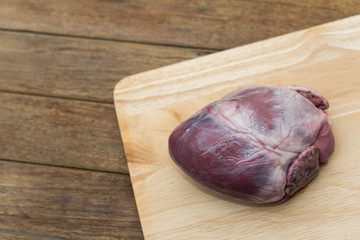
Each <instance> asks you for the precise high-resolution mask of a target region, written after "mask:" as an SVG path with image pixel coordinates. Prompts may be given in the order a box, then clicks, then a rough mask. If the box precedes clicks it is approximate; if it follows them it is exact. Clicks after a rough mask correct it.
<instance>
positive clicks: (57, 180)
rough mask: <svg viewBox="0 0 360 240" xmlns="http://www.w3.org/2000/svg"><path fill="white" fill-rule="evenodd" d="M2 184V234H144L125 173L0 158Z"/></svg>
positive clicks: (72, 236) (137, 236)
mask: <svg viewBox="0 0 360 240" xmlns="http://www.w3.org/2000/svg"><path fill="white" fill-rule="evenodd" d="M0 189H1V191H0V197H1V204H0V229H1V231H0V238H2V239H8V238H7V237H8V236H9V235H15V236H12V238H13V239H44V238H40V236H47V237H52V238H62V239H123V240H128V239H143V236H142V233H141V227H140V224H139V220H138V215H137V210H136V206H135V202H134V200H133V193H132V189H131V184H130V181H129V178H128V176H127V175H122V174H112V173H103V172H95V171H86V170H75V169H68V168H59V167H49V166H40V165H34V164H25V163H13V162H7V161H0ZM2 231H4V233H2ZM14 233H19V235H20V233H24V234H26V235H29V236H26V235H23V236H22V238H21V237H19V238H16V236H17V235H16V234H14ZM37 236H38V238H37ZM31 237H32V238H31ZM9 239H11V237H9ZM47 239H49V238H47Z"/></svg>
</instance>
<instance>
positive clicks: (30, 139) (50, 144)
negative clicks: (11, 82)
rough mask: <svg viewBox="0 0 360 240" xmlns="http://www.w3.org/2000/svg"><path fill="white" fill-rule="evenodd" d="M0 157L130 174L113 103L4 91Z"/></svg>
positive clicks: (0, 112)
mask: <svg viewBox="0 0 360 240" xmlns="http://www.w3.org/2000/svg"><path fill="white" fill-rule="evenodd" d="M0 106H1V107H0V126H1V127H0V159H10V160H18V161H26V162H36V163H44V164H51V165H58V166H69V167H76V168H86V169H96V170H105V171H112V172H125V173H126V172H128V170H127V166H126V159H125V156H124V152H123V148H122V142H121V136H120V132H119V127H118V126H117V122H116V116H115V111H114V106H113V105H112V104H103V103H92V102H85V101H71V100H65V99H56V98H48V97H38V96H29V95H22V94H12V93H2V92H0Z"/></svg>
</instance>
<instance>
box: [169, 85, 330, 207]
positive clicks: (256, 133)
mask: <svg viewBox="0 0 360 240" xmlns="http://www.w3.org/2000/svg"><path fill="white" fill-rule="evenodd" d="M328 106H329V104H328V102H327V101H326V99H325V98H324V97H323V96H322V95H321V94H320V93H318V92H316V91H314V90H312V89H308V88H303V87H293V86H292V87H287V88H281V87H275V86H249V87H244V88H241V89H239V90H236V91H234V92H232V93H230V94H228V95H227V96H225V97H224V98H223V99H221V100H219V101H216V102H214V103H211V104H209V105H208V106H206V107H204V108H203V109H201V110H200V111H199V112H197V113H196V114H195V115H194V116H192V117H191V118H190V119H188V120H186V121H185V122H183V123H182V124H180V125H179V126H178V127H177V128H176V129H175V130H174V131H173V132H172V134H171V135H170V137H169V152H170V155H171V157H172V159H173V160H174V161H175V162H176V163H177V164H178V165H179V166H180V167H181V168H182V169H183V170H184V171H185V172H186V173H187V174H189V175H190V176H191V177H193V178H194V179H195V180H197V181H198V182H200V183H202V184H204V185H205V186H208V187H210V188H211V189H213V190H216V191H218V192H220V193H223V194H226V195H229V196H232V197H236V198H240V199H242V200H245V201H248V202H256V203H269V202H277V201H283V200H286V199H287V198H289V197H290V196H292V195H293V194H294V193H295V192H296V191H298V190H299V189H301V188H303V187H304V186H305V185H307V184H308V183H309V182H310V181H311V180H312V179H313V178H314V177H315V176H316V175H317V174H318V172H319V164H320V163H327V161H328V158H329V156H330V154H331V153H332V152H333V150H334V146H335V143H334V136H333V133H332V131H331V122H330V118H329V116H328V115H327V113H326V112H324V110H325V109H327V108H328Z"/></svg>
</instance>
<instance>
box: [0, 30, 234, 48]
mask: <svg viewBox="0 0 360 240" xmlns="http://www.w3.org/2000/svg"><path fill="white" fill-rule="evenodd" d="M0 32H13V33H24V34H38V35H44V36H52V37H64V38H78V39H86V40H97V41H108V42H117V43H131V44H142V45H150V46H157V47H174V48H186V49H195V50H208V51H222V50H225V49H227V48H209V47H195V46H187V45H179V44H170V43H156V42H147V41H135V40H125V39H116V38H104V37H92V36H85V35H73V34H62V33H51V32H40V31H33V30H22V29H21V30H20V29H8V28H1V27H0Z"/></svg>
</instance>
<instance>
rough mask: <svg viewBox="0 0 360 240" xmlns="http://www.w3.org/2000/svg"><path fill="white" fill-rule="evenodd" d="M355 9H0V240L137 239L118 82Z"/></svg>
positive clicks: (334, 4) (20, 3) (62, 4)
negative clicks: (115, 100) (116, 99)
mask: <svg viewBox="0 0 360 240" xmlns="http://www.w3.org/2000/svg"><path fill="white" fill-rule="evenodd" d="M359 12H360V3H359V1H356V0H346V1H341V0H334V1H325V0H321V1H297V2H294V1H291V0H277V1H269V0H262V1H246V0H240V1H235V0H229V1H210V0H204V1H172V0H169V1H165V0H155V1H145V0H136V1H96V0H90V1H84V0H80V1H60V0H52V1H44V0H31V1H25V0H11V1H10V0H2V1H0V203H1V204H0V239H143V235H142V231H141V226H140V222H139V218H138V213H137V210H136V207H135V201H134V197H133V192H132V188H131V184H130V181H129V176H128V170H127V165H126V159H125V156H124V151H123V148H122V142H121V133H120V132H119V128H118V126H117V121H116V116H115V110H114V106H113V101H112V97H113V96H112V90H113V88H114V86H115V84H116V83H117V82H118V81H119V80H120V79H122V78H124V77H125V76H128V75H132V74H134V73H139V72H142V71H146V70H150V69H154V68H157V67H160V66H165V65H168V64H173V63H176V62H180V61H184V60H187V59H192V58H196V57H198V56H203V55H206V54H208V53H212V52H215V51H218V50H220V49H227V48H230V47H235V46H239V45H243V44H246V43H250V42H254V41H257V40H262V39H266V38H269V37H273V36H277V35H280V34H284V33H289V32H293V31H295V30H300V29H304V28H307V27H310V26H313V25H317V24H321V23H325V22H329V21H332V20H336V19H340V18H344V17H348V16H351V15H354V14H357V13H359Z"/></svg>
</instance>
